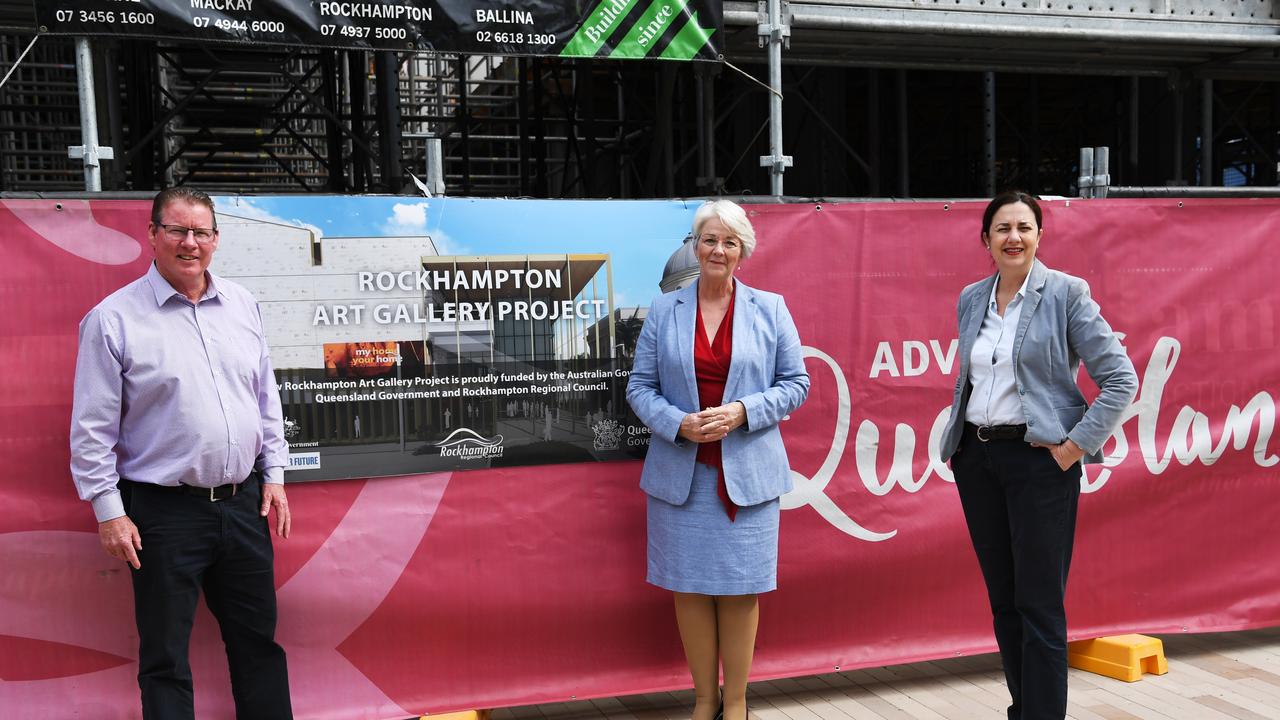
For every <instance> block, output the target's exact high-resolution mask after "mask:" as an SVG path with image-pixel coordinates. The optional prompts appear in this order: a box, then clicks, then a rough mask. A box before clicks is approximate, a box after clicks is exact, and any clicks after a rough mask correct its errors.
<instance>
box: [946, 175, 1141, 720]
mask: <svg viewBox="0 0 1280 720" xmlns="http://www.w3.org/2000/svg"><path fill="white" fill-rule="evenodd" d="M1043 233H1044V230H1043V224H1042V218H1041V212H1040V205H1039V204H1038V203H1037V202H1036V201H1035V199H1034V198H1032V197H1031V196H1030V195H1027V194H1026V193H1022V192H1016V191H1015V192H1007V193H1004V194H1002V195H999V196H997V197H996V198H995V199H993V200H992V201H991V203H990V204H989V205H987V209H986V212H985V213H983V217H982V242H983V244H984V245H986V248H987V252H989V253H990V254H991V257H992V258H993V259H994V260H995V266H996V273H995V274H994V275H992V276H991V277H988V278H986V279H985V280H981V281H979V282H976V283H974V284H972V285H970V286H969V287H966V288H965V289H964V290H963V291H962V292H961V293H960V302H959V304H958V306H957V315H958V320H959V325H960V350H959V355H960V376H959V378H957V379H956V388H955V395H954V398H953V402H952V407H951V419H950V421H949V423H948V424H947V427H946V430H945V431H944V433H943V440H942V458H943V459H944V460H946V459H948V458H950V460H951V470H952V473H953V474H954V475H955V481H956V490H957V491H958V492H959V494H960V504H961V505H962V506H963V508H964V516H965V522H966V524H967V525H968V526H969V537H970V538H971V539H972V540H973V549H974V551H975V552H976V554H977V556H978V564H979V565H980V566H981V568H982V577H983V580H984V581H985V582H986V585H987V596H988V599H989V600H990V602H991V613H992V616H993V618H994V623H993V624H994V626H995V635H996V644H997V645H999V646H1000V658H1001V660H1002V661H1003V663H1004V674H1005V679H1006V681H1007V682H1008V686H1009V694H1010V696H1011V698H1012V701H1013V702H1012V704H1011V705H1010V706H1009V712H1008V715H1009V718H1010V720H1062V718H1064V717H1065V716H1066V713H1067V615H1066V610H1065V608H1064V606H1063V599H1064V597H1065V595H1066V587H1067V570H1068V568H1069V566H1070V564H1071V549H1072V546H1073V543H1074V537H1075V527H1076V507H1077V505H1078V503H1079V499H1080V474H1081V467H1080V463H1081V462H1089V463H1097V462H1101V461H1102V455H1101V449H1102V445H1103V443H1104V442H1106V440H1107V438H1108V437H1110V436H1111V433H1112V432H1114V431H1115V429H1116V426H1117V425H1119V423H1120V420H1121V417H1122V416H1123V414H1124V411H1125V408H1127V407H1128V406H1129V403H1130V402H1132V400H1133V396H1134V394H1135V393H1136V392H1137V389H1138V376H1137V374H1136V373H1135V372H1134V370H1133V363H1131V362H1130V361H1129V357H1128V356H1127V355H1126V354H1125V351H1124V348H1123V347H1121V345H1120V341H1119V340H1118V339H1117V338H1116V335H1115V333H1113V332H1112V331H1111V326H1110V325H1108V324H1107V321H1106V320H1104V319H1103V318H1102V314H1101V313H1100V311H1099V308H1098V304H1097V303H1096V302H1094V301H1093V299H1092V298H1090V297H1089V285H1088V283H1086V282H1085V281H1084V280H1081V279H1080V278H1077V277H1072V276H1070V275H1067V274H1066V273H1061V272H1058V271H1056V270H1050V269H1049V268H1047V267H1045V266H1044V265H1043V264H1042V263H1041V262H1039V261H1038V260H1036V250H1037V249H1038V248H1039V246H1040V239H1041V237H1042V235H1043ZM1081 361H1083V362H1084V366H1085V369H1086V370H1088V372H1089V377H1091V378H1093V381H1094V382H1095V383H1097V385H1098V388H1099V390H1100V391H1101V392H1100V393H1099V394H1098V397H1097V399H1095V400H1094V402H1093V404H1092V405H1087V404H1086V403H1085V399H1084V395H1083V394H1081V392H1080V389H1079V388H1078V387H1077V386H1076V375H1077V373H1078V371H1079V369H1080V363H1081Z"/></svg>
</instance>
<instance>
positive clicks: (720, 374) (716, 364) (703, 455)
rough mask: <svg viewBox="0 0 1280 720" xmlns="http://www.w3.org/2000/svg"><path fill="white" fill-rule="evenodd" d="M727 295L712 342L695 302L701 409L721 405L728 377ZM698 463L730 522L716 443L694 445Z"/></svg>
mask: <svg viewBox="0 0 1280 720" xmlns="http://www.w3.org/2000/svg"><path fill="white" fill-rule="evenodd" d="M736 295H737V292H736V291H735V292H734V293H733V294H732V295H730V296H729V309H728V310H726V311H725V313H724V319H723V320H721V321H720V328H719V329H718V330H716V337H715V339H714V340H712V341H710V342H708V341H707V330H706V326H704V325H703V324H702V303H701V302H699V303H698V326H697V328H696V329H695V332H694V339H693V373H694V376H695V377H696V378H697V379H698V404H699V405H700V406H702V407H703V408H704V409H705V408H711V407H719V406H721V405H723V404H724V385H725V381H726V380H728V378H729V362H730V360H731V359H732V356H733V299H734V297H735V296H736ZM698 462H700V463H702V464H703V465H710V466H711V467H713V468H715V469H716V479H717V482H716V494H717V495H719V496H720V502H722V503H724V510H725V512H726V513H728V515H729V521H730V522H732V521H733V520H734V518H735V516H736V515H737V514H738V506H737V505H734V504H733V501H732V500H730V499H729V488H728V486H726V485H725V482H724V464H723V463H722V462H721V455H720V441H719V440H716V441H715V442H709V443H702V444H700V445H698Z"/></svg>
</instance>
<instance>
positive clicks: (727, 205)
mask: <svg viewBox="0 0 1280 720" xmlns="http://www.w3.org/2000/svg"><path fill="white" fill-rule="evenodd" d="M711 218H716V219H718V220H719V221H720V222H721V223H723V224H724V226H725V227H726V228H728V229H729V232H731V233H733V234H734V235H737V236H738V239H739V240H741V241H742V257H744V258H748V257H751V253H752V251H754V250H755V249H756V231H755V228H753V227H751V221H750V220H749V219H747V211H746V210H743V209H742V206H741V205H739V204H737V203H735V202H731V201H729V200H711V201H709V202H707V203H705V204H704V205H703V206H702V207H700V208H698V212H696V213H694V214H693V237H694V239H697V238H700V237H701V236H702V226H703V225H705V224H706V223H707V221H708V220H710V219H711Z"/></svg>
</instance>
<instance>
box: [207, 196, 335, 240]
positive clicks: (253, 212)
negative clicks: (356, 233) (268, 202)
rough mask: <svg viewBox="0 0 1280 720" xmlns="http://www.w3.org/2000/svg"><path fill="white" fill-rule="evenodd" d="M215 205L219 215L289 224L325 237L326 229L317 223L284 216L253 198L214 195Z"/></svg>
mask: <svg viewBox="0 0 1280 720" xmlns="http://www.w3.org/2000/svg"><path fill="white" fill-rule="evenodd" d="M213 202H214V205H215V206H216V207H217V209H218V216H219V217H227V218H233V217H236V218H246V219H249V220H258V221H260V222H269V223H275V224H277V225H288V226H290V227H301V228H306V229H308V230H310V231H311V232H313V233H315V236H316V239H317V240H319V239H320V238H322V237H324V231H323V230H321V229H320V228H319V227H317V226H316V225H314V224H312V223H309V222H307V221H305V220H301V219H299V218H294V219H292V220H290V219H287V218H282V217H280V216H278V215H276V214H274V213H272V212H271V211H269V210H266V209H264V208H260V207H258V206H257V205H254V204H253V200H252V199H251V198H243V197H225V196H224V197H214V199H213Z"/></svg>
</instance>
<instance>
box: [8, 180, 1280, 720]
mask: <svg viewBox="0 0 1280 720" xmlns="http://www.w3.org/2000/svg"><path fill="white" fill-rule="evenodd" d="M148 208H149V203H146V202H138V201H101V202H93V203H86V202H84V201H72V200H66V201H62V202H61V206H60V208H58V209H55V208H54V207H53V201H44V200H40V201H35V200H32V201H20V200H8V201H4V202H3V203H0V237H3V238H4V240H3V245H2V246H0V249H2V251H3V263H0V303H2V304H0V306H2V307H3V308H4V312H3V313H0V355H2V356H3V357H4V358H5V359H6V360H7V362H9V364H10V368H11V369H10V372H8V373H5V374H4V375H3V376H0V405H2V406H3V407H4V411H3V412H4V415H3V418H4V423H3V427H2V428H0V466H2V467H3V468H4V469H5V472H4V473H3V474H0V506H3V507H4V508H6V512H5V513H4V515H3V516H0V560H2V562H3V567H4V568H5V573H4V574H3V576H2V577H0V680H3V682H2V683H0V707H4V708H6V709H7V710H8V711H9V712H17V714H18V715H20V716H21V717H23V718H64V717H92V718H95V719H99V718H100V719H113V718H134V717H138V714H139V713H138V711H137V710H136V707H137V691H136V684H135V681H134V676H135V673H136V671H137V670H136V653H137V647H136V641H137V639H136V633H135V631H134V628H133V619H132V598H131V590H130V587H129V578H128V575H127V571H126V569H125V568H124V566H122V565H121V564H120V563H118V562H116V561H114V560H112V559H111V558H108V557H107V556H105V555H104V554H103V553H102V551H101V550H100V548H99V547H98V539H97V533H96V529H95V526H94V522H93V516H92V512H91V511H90V509H89V507H88V506H87V505H86V504H84V503H81V502H80V501H79V500H78V499H77V498H76V496H75V492H74V489H73V486H72V483H71V480H70V477H69V473H68V469H67V468H68V456H67V454H68V449H67V427H68V419H69V414H70V405H71V379H72V374H73V368H74V362H75V350H76V327H77V323H78V322H79V320H80V318H81V317H82V316H83V315H84V313H85V312H86V311H87V310H88V309H89V308H90V307H92V306H93V305H94V304H95V303H96V302H97V301H98V300H100V299H101V298H102V297H104V296H105V295H107V294H108V293H110V292H111V291H113V290H114V289H116V288H118V287H120V286H122V285H124V284H125V283H127V282H129V281H131V280H133V279H134V278H136V277H138V276H139V275H140V274H141V273H142V271H143V270H144V268H145V265H146V263H147V262H148V261H149V259H150V249H149V248H148V247H147V245H146V241H145V238H144V235H143V233H144V229H145V225H146V213H147V211H148ZM1045 209H1046V217H1045V234H1044V238H1043V240H1042V242H1041V246H1040V255H1039V257H1040V258H1041V259H1042V260H1043V261H1044V262H1045V263H1046V264H1047V265H1049V266H1050V267H1053V268H1056V269H1059V270H1063V271H1066V272H1069V273H1071V274H1074V275H1078V276H1081V277H1084V278H1086V279H1087V280H1088V281H1089V282H1090V285H1091V287H1092V290H1093V294H1094V297H1095V298H1096V299H1097V300H1098V301H1099V302H1100V304H1101V306H1102V310H1103V313H1104V315H1105V316H1106V317H1107V319H1108V320H1109V321H1110V322H1111V324H1112V326H1113V327H1114V328H1115V329H1116V330H1117V331H1118V332H1121V333H1123V334H1124V344H1125V346H1126V347H1127V348H1128V351H1129V354H1130V357H1131V358H1132V359H1133V361H1134V365H1135V366H1136V367H1137V369H1138V374H1139V377H1140V379H1141V383H1142V385H1141V390H1140V392H1139V395H1138V398H1137V399H1136V400H1135V402H1134V404H1133V406H1132V408H1131V409H1130V411H1129V413H1128V415H1127V418H1126V420H1125V422H1124V424H1123V425H1122V426H1121V428H1120V429H1119V430H1118V431H1117V432H1116V434H1115V436H1114V437H1113V439H1112V440H1111V441H1110V442H1108V444H1107V446H1106V447H1105V448H1104V450H1105V451H1106V453H1107V458H1108V459H1107V463H1106V464H1105V465H1103V466H1090V467H1089V468H1088V469H1087V472H1086V477H1085V479H1084V481H1083V482H1084V483H1085V487H1084V490H1085V493H1084V495H1082V500H1081V510H1080V519H1079V529H1078V535H1077V543H1076V551H1075V559H1074V563H1073V568H1074V569H1073V573H1072V577H1071V582H1070V589H1069V592H1068V612H1069V617H1070V624H1071V636H1072V637H1073V638H1083V637H1093V636H1098V635H1104V634H1113V633H1119V632H1134V631H1137V632H1179V631H1189V632H1201V631H1209V630H1229V629H1242V628H1248V627H1259V626H1266V625H1275V624H1280V563H1277V562H1276V561H1275V558H1276V557H1278V556H1280V537H1278V536H1277V535H1276V533H1275V532H1274V531H1273V524H1274V518H1273V515H1274V512H1273V510H1274V508H1276V507H1280V482H1278V481H1280V477H1278V476H1277V470H1276V467H1277V465H1278V464H1280V456H1278V454H1277V453H1278V452H1280V448H1278V447H1277V443H1276V441H1275V439H1274V437H1273V433H1274V430H1275V417H1276V393H1277V392H1278V390H1280V388H1277V384H1278V382H1277V381H1278V379H1280V354H1278V353H1277V341H1278V336H1280V325H1278V320H1277V317H1280V295H1278V294H1277V292H1276V291H1275V280H1274V275H1275V266H1274V265H1273V263H1276V262H1277V261H1278V260H1280V254H1278V253H1277V250H1276V244H1275V239H1276V237H1277V236H1280V203H1278V202H1276V201H1262V200H1253V201H1250V200H1184V201H1177V200H1112V201H1096V200H1095V201H1080V200H1072V201H1054V202H1047V203H1045ZM981 210H982V204H980V203H957V204H951V205H944V204H942V203H914V204H850V205H822V206H816V205H768V206H753V207H752V213H753V215H754V222H755V223H756V227H757V231H758V235H759V236H760V245H759V247H758V249H757V250H756V253H755V254H754V255H753V256H752V257H751V258H750V259H749V260H748V261H746V262H745V263H744V264H743V266H742V269H741V271H740V273H741V276H742V277H743V279H744V280H746V281H747V282H749V283H751V284H752V285H754V286H756V287H760V288H764V289H769V290H774V291H778V292H781V293H782V294H783V295H784V296H786V298H787V303H788V305H789V307H790V309H791V312H792V314H793V315H794V317H795V319H796V322H797V325H798V326H799V330H800V336H801V338H802V340H803V341H804V344H805V346H806V355H807V364H808V368H809V372H810V374H811V376H812V378H813V388H812V392H811V394H810V398H809V400H808V402H807V403H806V404H805V405H804V406H803V407H802V408H801V409H800V410H799V411H797V412H796V413H795V414H794V415H793V416H792V417H791V418H790V419H789V420H787V421H785V422H784V425H783V434H784V437H785V439H786V442H787V445H788V450H789V453H790V456H791V459H792V467H793V474H794V475H795V480H796V489H795V491H794V492H793V493H791V494H789V495H787V496H786V497H784V498H783V508H784V509H786V510H787V512H784V513H783V516H782V531H781V549H780V550H781V552H780V557H781V560H780V566H779V582H778V584H779V589H778V590H777V591H776V592H774V593H770V594H768V595H766V596H764V597H763V599H762V604H761V607H762V617H761V624H760V635H759V643H758V652H757V655H756V662H755V666H754V669H755V676H756V677H758V678H769V677H779V676H793V675H804V674H812V673H820V672H829V671H832V670H835V669H837V668H840V669H850V668H856V667H863V666H872V665H885V664H892V663H901V662H910V661H915V660H922V659H928V658H938V657H946V656H953V655H957V654H960V655H964V654H972V653H979V652H986V651H990V650H993V649H994V641H993V639H992V636H991V631H990V617H989V611H988V609H987V606H986V600H985V595H984V590H983V587H982V582H981V578H980V576H979V571H978V566H977V562H976V560H975V559H974V556H973V552H972V550H971V549H970V546H969V543H968V539H967V535H966V532H965V529H964V523H963V518H962V516H961V512H960V506H959V503H958V501H957V498H956V494H955V489H954V486H953V484H952V482H951V476H950V472H949V470H948V469H947V467H946V466H945V465H943V464H941V463H940V462H938V459H937V441H938V435H939V433H940V432H941V429H942V424H943V423H944V422H945V420H946V413H947V411H948V403H949V401H950V394H951V393H950V389H951V387H952V384H953V382H954V377H955V375H954V374H955V372H956V367H957V363H956V357H955V355H956V350H955V347H956V345H955V332H956V330H955V301H956V296H957V294H958V293H959V291H960V289H961V288H962V287H964V286H965V285H966V284H968V283H970V282H973V281H974V280H977V279H979V278H980V277H982V276H984V275H985V274H987V273H989V272H991V267H990V264H989V258H988V257H987V256H986V255H985V254H984V253H983V251H982V248H981V244H980V242H979V236H978V231H979V227H978V226H979V224H980V214H981ZM671 249H672V250H674V249H675V245H674V244H673V246H672V248H671ZM214 269H215V270H216V269H217V265H216V261H215V266H214ZM1083 382H1084V384H1085V385H1086V386H1088V385H1089V383H1088V381H1087V380H1084V381H1083ZM639 472H640V464H639V462H636V461H630V462H613V463H581V464H569V465H555V466H537V467H520V468H506V469H486V470H469V471H459V472H455V473H451V474H429V475H410V476H400V477H391V478H380V479H376V480H354V481H335V482H327V483H316V484H295V485H291V486H290V488H289V492H290V497H291V500H292V503H291V505H292V507H293V512H294V518H295V528H294V535H293V537H291V538H290V539H289V540H288V541H285V542H279V543H277V583H278V587H279V598H280V606H281V610H280V614H281V626H280V629H279V638H280V640H281V642H282V643H283V644H284V645H285V647H286V649H287V650H288V652H289V660H290V670H291V678H292V686H293V693H294V698H295V709H296V712H297V717H298V718H300V719H306V720H310V719H313V718H315V719H318V718H352V717H365V718H404V717H407V716H409V715H416V714H420V713H425V712H428V711H429V712H433V713H435V712H441V711H448V710H455V709H467V708H490V707H498V706H505V705H515V704H525V703H534V702H546V701H564V700H569V699H571V698H579V699H581V698H586V697H594V696H605V695H619V694H628V693H636V692H645V691H652V690H658V689H670V688H676V687H684V686H687V685H688V676H687V672H686V670H685V665H684V660H683V656H682V653H681V649H680V642H679V639H678V637H677V635H676V630H675V621H674V616H673V612H672V608H671V602H670V597H669V594H668V593H666V592H664V591H661V590H658V589H656V588H653V587H650V586H648V585H646V584H645V583H644V580H643V578H644V498H643V496H642V495H641V493H640V491H639V490H638V488H637V483H638V479H639ZM192 662H193V667H194V671H195V675H196V687H197V707H198V710H197V715H198V716H199V717H202V718H221V717H230V694H229V690H228V683H227V680H226V669H225V660H224V659H223V655H222V650H221V647H220V642H219V640H218V638H217V631H216V626H215V624H214V622H213V621H212V619H211V617H210V616H209V615H208V613H207V612H206V611H204V610H201V614H200V617H199V620H198V622H197V627H196V631H195V638H194V639H193V649H192ZM15 709H16V710H15Z"/></svg>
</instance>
